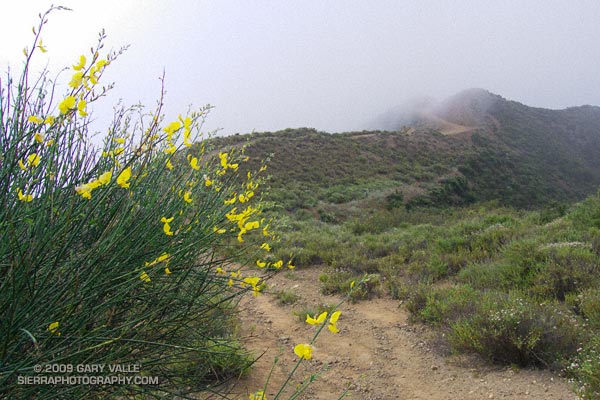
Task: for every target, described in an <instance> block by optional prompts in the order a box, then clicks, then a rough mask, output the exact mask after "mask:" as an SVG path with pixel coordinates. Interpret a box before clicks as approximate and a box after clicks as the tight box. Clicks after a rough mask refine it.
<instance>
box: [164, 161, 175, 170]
mask: <svg viewBox="0 0 600 400" xmlns="http://www.w3.org/2000/svg"><path fill="white" fill-rule="evenodd" d="M165 167H167V169H169V170H172V169H173V164H172V163H171V159H168V160H167V162H166V163H165Z"/></svg>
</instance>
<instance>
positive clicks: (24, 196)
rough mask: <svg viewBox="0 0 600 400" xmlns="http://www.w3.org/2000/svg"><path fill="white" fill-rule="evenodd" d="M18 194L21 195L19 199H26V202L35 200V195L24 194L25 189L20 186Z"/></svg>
mask: <svg viewBox="0 0 600 400" xmlns="http://www.w3.org/2000/svg"><path fill="white" fill-rule="evenodd" d="M17 196H18V197H19V200H21V201H24V202H26V203H29V202H30V201H32V200H33V196H32V195H30V194H23V191H22V190H21V189H20V188H19V189H17Z"/></svg>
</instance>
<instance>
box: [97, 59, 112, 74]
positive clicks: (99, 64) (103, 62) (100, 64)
mask: <svg viewBox="0 0 600 400" xmlns="http://www.w3.org/2000/svg"><path fill="white" fill-rule="evenodd" d="M108 64H110V63H109V62H108V61H107V60H104V59H101V60H98V61H96V65H95V67H96V71H97V72H100V70H101V69H102V68H104V67H105V66H106V65H108Z"/></svg>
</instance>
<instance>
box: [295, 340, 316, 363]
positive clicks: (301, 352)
mask: <svg viewBox="0 0 600 400" xmlns="http://www.w3.org/2000/svg"><path fill="white" fill-rule="evenodd" d="M294 353H296V355H297V356H298V357H300V358H304V359H305V360H310V359H311V358H312V353H313V347H312V346H311V345H310V344H306V343H300V344H297V345H296V346H295V347H294Z"/></svg>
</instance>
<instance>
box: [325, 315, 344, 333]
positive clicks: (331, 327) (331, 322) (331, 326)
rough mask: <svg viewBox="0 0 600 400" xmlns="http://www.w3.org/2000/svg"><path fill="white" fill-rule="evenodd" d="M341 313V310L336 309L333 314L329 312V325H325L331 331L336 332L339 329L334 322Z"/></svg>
mask: <svg viewBox="0 0 600 400" xmlns="http://www.w3.org/2000/svg"><path fill="white" fill-rule="evenodd" d="M341 313H342V312H341V311H336V312H334V313H333V314H331V318H329V325H328V326H327V329H329V330H330V331H331V332H333V333H338V332H339V331H340V330H339V329H338V327H337V326H336V325H335V324H336V322H337V320H338V318H339V317H340V314H341Z"/></svg>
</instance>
